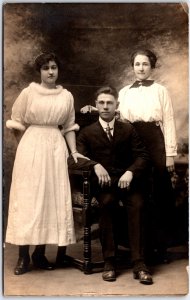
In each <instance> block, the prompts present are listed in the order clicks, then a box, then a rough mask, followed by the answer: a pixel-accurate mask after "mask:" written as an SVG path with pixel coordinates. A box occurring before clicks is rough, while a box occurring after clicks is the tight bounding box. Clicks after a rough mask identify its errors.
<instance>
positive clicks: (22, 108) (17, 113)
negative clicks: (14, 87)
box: [6, 89, 28, 131]
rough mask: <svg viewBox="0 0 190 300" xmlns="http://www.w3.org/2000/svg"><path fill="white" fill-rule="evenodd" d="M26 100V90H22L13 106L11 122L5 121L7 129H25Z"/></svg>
mask: <svg viewBox="0 0 190 300" xmlns="http://www.w3.org/2000/svg"><path fill="white" fill-rule="evenodd" d="M27 99H28V97H27V89H24V90H22V92H21V93H20V95H19V96H18V98H17V99H16V101H15V102H14V104H13V107H12V114H11V120H7V122H6V126H7V128H9V129H17V130H21V131H24V130H25V129H26V127H25V122H24V118H25V113H26V107H27Z"/></svg>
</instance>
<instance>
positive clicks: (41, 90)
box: [29, 82, 63, 95]
mask: <svg viewBox="0 0 190 300" xmlns="http://www.w3.org/2000/svg"><path fill="white" fill-rule="evenodd" d="M29 86H30V87H31V88H32V89H34V90H36V91H37V92H38V93H39V94H41V95H56V94H59V93H61V92H62V91H63V87H62V86H61V85H57V86H56V88H55V89H48V88H45V87H44V86H41V84H39V83H36V82H32V83H30V85H29Z"/></svg>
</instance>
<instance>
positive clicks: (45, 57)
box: [34, 52, 61, 72]
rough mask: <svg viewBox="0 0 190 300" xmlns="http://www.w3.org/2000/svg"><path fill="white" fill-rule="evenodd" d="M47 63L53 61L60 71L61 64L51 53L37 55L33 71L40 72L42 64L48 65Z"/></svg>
mask: <svg viewBox="0 0 190 300" xmlns="http://www.w3.org/2000/svg"><path fill="white" fill-rule="evenodd" d="M49 61H55V63H56V64H57V66H58V69H60V66H61V63H60V61H59V59H58V57H57V56H56V55H55V54H54V53H53V52H43V53H41V54H40V55H38V56H37V57H36V59H35V61H34V66H35V69H36V70H37V71H38V72H40V69H41V67H42V66H43V65H44V64H47V63H49Z"/></svg>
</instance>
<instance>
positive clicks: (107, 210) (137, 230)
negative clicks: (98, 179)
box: [92, 178, 144, 261]
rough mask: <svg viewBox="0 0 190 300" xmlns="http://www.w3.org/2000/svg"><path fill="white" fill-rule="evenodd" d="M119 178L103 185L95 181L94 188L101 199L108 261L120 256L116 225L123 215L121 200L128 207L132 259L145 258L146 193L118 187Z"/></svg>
mask: <svg viewBox="0 0 190 300" xmlns="http://www.w3.org/2000/svg"><path fill="white" fill-rule="evenodd" d="M117 184H118V179H116V178H114V179H113V178H112V185H111V187H109V186H104V187H102V188H101V187H100V185H99V186H98V185H97V184H96V185H95V184H92V186H93V187H92V189H93V190H94V194H95V196H96V198H97V201H98V202H99V208H100V217H99V229H100V242H101V245H102V254H103V257H104V260H106V259H107V258H111V257H115V255H116V249H117V244H116V240H117V237H116V228H117V220H118V218H119V217H120V216H119V215H118V213H119V209H118V206H119V201H122V203H123V206H124V207H125V208H126V209H125V211H126V219H127V225H128V226H127V228H123V238H125V237H126V239H128V240H129V247H130V251H131V260H132V261H135V260H138V259H143V221H142V218H143V201H144V200H143V193H142V192H141V191H140V190H138V189H136V188H135V184H132V185H131V188H130V189H129V190H127V189H121V188H119V187H118V186H117Z"/></svg>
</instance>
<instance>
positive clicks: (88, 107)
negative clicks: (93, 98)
mask: <svg viewBox="0 0 190 300" xmlns="http://www.w3.org/2000/svg"><path fill="white" fill-rule="evenodd" d="M92 111H97V108H96V107H94V106H92V105H85V106H83V107H82V108H81V109H80V112H81V113H82V114H86V113H87V112H89V113H91V112H92Z"/></svg>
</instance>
